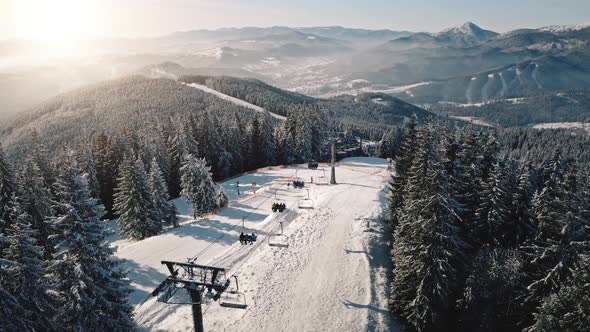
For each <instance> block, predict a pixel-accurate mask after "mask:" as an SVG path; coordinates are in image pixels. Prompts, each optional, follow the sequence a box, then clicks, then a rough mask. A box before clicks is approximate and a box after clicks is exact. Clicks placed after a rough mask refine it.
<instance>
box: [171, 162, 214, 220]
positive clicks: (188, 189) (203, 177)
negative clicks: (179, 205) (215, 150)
mask: <svg viewBox="0 0 590 332" xmlns="http://www.w3.org/2000/svg"><path fill="white" fill-rule="evenodd" d="M180 171H181V173H182V192H181V194H182V196H183V197H184V198H186V199H187V200H188V201H189V202H190V203H191V205H192V210H193V217H194V218H195V219H196V218H197V216H200V215H203V214H205V213H209V212H211V211H213V210H214V209H215V208H216V206H217V204H216V192H215V184H214V183H213V178H212V176H211V168H210V167H209V166H207V162H206V161H205V159H198V158H196V157H194V156H192V155H188V156H187V157H186V159H185V162H184V164H183V166H182V168H181V170H180Z"/></svg>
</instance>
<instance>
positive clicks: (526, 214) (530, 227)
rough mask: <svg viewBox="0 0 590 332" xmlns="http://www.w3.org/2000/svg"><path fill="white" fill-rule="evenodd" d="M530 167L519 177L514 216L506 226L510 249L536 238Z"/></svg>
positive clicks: (514, 200)
mask: <svg viewBox="0 0 590 332" xmlns="http://www.w3.org/2000/svg"><path fill="white" fill-rule="evenodd" d="M529 174H530V173H529V167H524V169H522V170H521V172H520V175H519V176H518V180H517V185H516V190H515V192H514V194H513V196H512V207H513V209H514V210H513V215H512V216H511V218H510V220H511V222H510V223H508V224H507V225H506V240H507V243H508V244H509V245H510V247H513V248H514V247H518V246H519V245H521V244H523V243H524V242H525V241H527V240H530V239H532V238H533V237H534V236H535V232H536V228H535V225H534V223H533V212H532V207H531V196H530V195H531V189H530V175H529Z"/></svg>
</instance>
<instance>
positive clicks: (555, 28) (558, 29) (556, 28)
mask: <svg viewBox="0 0 590 332" xmlns="http://www.w3.org/2000/svg"><path fill="white" fill-rule="evenodd" d="M587 28H590V23H585V24H576V25H551V26H547V27H543V28H540V29H539V31H543V32H552V33H562V32H569V31H579V30H583V29H587Z"/></svg>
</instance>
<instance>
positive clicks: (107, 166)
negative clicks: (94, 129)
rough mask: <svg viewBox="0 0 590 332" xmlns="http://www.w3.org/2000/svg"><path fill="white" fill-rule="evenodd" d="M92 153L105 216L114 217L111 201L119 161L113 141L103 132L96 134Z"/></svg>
mask: <svg viewBox="0 0 590 332" xmlns="http://www.w3.org/2000/svg"><path fill="white" fill-rule="evenodd" d="M92 155H93V159H94V164H95V167H96V179H97V181H98V187H99V189H100V195H99V198H100V201H101V203H102V204H103V205H104V207H105V209H106V211H107V214H106V216H105V217H107V218H112V217H114V211H113V201H114V193H115V179H116V178H117V167H116V165H118V163H119V162H120V160H119V156H118V154H117V153H116V151H115V148H114V146H113V142H112V141H111V140H110V139H109V138H108V136H107V135H105V134H104V133H101V134H98V135H97V136H96V137H95V139H94V144H93V146H92Z"/></svg>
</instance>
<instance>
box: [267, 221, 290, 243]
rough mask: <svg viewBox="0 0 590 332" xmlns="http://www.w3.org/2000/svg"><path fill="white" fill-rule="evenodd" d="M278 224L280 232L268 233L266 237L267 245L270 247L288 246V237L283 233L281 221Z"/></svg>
mask: <svg viewBox="0 0 590 332" xmlns="http://www.w3.org/2000/svg"><path fill="white" fill-rule="evenodd" d="M280 225H281V232H280V233H275V234H270V235H269V237H268V245H269V246H271V247H281V248H287V247H289V237H288V236H287V235H286V234H283V222H280Z"/></svg>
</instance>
